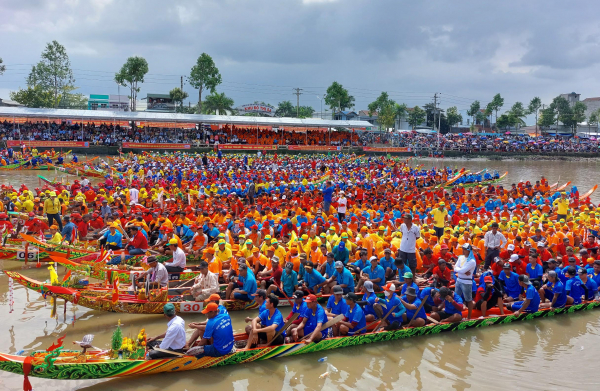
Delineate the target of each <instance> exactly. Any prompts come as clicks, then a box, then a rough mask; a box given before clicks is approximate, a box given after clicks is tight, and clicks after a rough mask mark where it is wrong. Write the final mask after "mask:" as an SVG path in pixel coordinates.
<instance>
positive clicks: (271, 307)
mask: <svg viewBox="0 0 600 391" xmlns="http://www.w3.org/2000/svg"><path fill="white" fill-rule="evenodd" d="M257 293H258V292H257ZM278 305H279V298H277V297H276V296H274V295H269V296H267V298H266V301H265V310H264V311H260V312H259V314H258V316H257V317H255V318H253V319H252V320H251V322H252V323H251V324H250V325H249V327H250V329H249V333H248V342H247V344H246V349H250V348H252V347H253V346H254V345H257V347H262V346H266V344H267V343H268V342H269V341H272V342H271V344H270V345H283V343H284V341H285V331H284V332H283V333H281V334H280V335H279V336H278V337H277V338H275V339H274V340H273V337H274V336H275V334H277V333H278V332H279V331H280V330H281V329H282V328H283V326H284V325H285V322H284V321H283V316H282V315H281V312H280V311H279V309H278V308H277V306H278Z"/></svg>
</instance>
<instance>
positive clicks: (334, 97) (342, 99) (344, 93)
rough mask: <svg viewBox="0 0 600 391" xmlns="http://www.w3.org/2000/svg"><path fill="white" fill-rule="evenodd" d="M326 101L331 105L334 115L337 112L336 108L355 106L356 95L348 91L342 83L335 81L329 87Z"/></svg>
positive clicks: (341, 109) (339, 109) (342, 108)
mask: <svg viewBox="0 0 600 391" xmlns="http://www.w3.org/2000/svg"><path fill="white" fill-rule="evenodd" d="M325 103H326V104H327V105H329V108H330V109H331V110H332V115H333V114H335V109H336V108H337V109H338V112H339V111H343V110H344V109H346V108H351V107H354V97H353V96H352V95H350V94H349V93H348V90H347V89H345V88H344V87H343V86H342V85H341V84H340V83H338V82H337V81H334V82H333V83H331V85H330V86H329V87H328V88H327V94H326V95H325Z"/></svg>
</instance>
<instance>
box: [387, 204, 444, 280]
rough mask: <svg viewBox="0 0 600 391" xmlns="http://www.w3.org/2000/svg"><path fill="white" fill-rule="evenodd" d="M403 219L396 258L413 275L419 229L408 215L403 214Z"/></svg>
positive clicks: (419, 235) (415, 265)
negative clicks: (406, 266)
mask: <svg viewBox="0 0 600 391" xmlns="http://www.w3.org/2000/svg"><path fill="white" fill-rule="evenodd" d="M439 212H440V211H439V210H438V212H436V215H439ZM432 214H433V211H432ZM446 214H447V212H446ZM403 217H404V222H403V223H402V224H401V225H400V228H399V231H400V232H401V233H402V241H401V242H400V249H399V251H398V256H399V257H400V258H402V260H404V262H405V263H406V264H407V265H408V267H409V268H410V270H411V271H412V272H413V273H415V272H416V270H417V255H416V252H417V239H419V238H420V237H421V229H420V228H419V227H418V226H417V225H415V224H413V221H412V216H411V215H410V214H409V213H405V214H404V216H403Z"/></svg>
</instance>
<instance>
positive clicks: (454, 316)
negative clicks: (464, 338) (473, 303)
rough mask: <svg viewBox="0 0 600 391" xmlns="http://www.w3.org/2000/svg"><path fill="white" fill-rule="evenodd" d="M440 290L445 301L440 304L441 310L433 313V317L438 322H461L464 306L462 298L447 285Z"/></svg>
mask: <svg viewBox="0 0 600 391" xmlns="http://www.w3.org/2000/svg"><path fill="white" fill-rule="evenodd" d="M439 292H440V297H441V299H442V300H443V302H442V304H440V305H439V306H438V309H439V311H437V312H432V313H431V318H432V319H434V320H436V321H438V322H439V321H445V322H450V323H457V322H460V321H461V320H462V311H463V308H464V306H463V301H462V298H461V297H460V296H459V295H457V294H456V293H454V292H452V291H451V290H450V288H447V287H445V286H444V287H441V288H440V291H439Z"/></svg>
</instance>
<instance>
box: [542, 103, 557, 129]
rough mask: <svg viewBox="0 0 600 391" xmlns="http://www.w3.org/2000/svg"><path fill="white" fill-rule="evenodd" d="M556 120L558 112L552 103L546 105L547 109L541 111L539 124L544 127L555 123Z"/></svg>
mask: <svg viewBox="0 0 600 391" xmlns="http://www.w3.org/2000/svg"><path fill="white" fill-rule="evenodd" d="M555 122H556V113H555V111H554V108H553V107H552V105H550V106H548V107H546V108H545V109H543V110H541V111H540V118H539V120H538V125H539V126H541V127H542V129H544V128H547V127H549V126H550V125H553V124H554V123H555Z"/></svg>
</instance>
